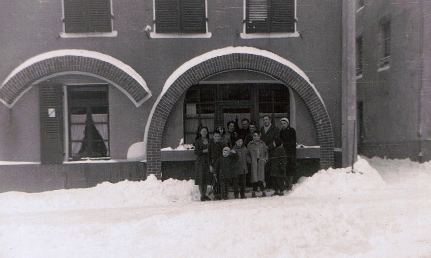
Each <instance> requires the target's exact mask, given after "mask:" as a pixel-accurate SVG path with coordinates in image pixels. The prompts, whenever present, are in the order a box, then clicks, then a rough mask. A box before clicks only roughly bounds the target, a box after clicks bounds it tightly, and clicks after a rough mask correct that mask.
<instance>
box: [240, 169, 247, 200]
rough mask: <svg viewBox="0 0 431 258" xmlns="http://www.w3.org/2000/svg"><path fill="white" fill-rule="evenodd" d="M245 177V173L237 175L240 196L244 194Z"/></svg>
mask: <svg viewBox="0 0 431 258" xmlns="http://www.w3.org/2000/svg"><path fill="white" fill-rule="evenodd" d="M246 177H247V175H244V174H242V175H239V176H238V184H239V189H240V190H239V192H240V194H241V196H244V194H245V184H246V183H245V181H246Z"/></svg>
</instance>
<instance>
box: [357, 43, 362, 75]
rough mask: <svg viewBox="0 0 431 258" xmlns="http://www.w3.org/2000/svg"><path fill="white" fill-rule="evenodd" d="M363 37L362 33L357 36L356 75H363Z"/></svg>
mask: <svg viewBox="0 0 431 258" xmlns="http://www.w3.org/2000/svg"><path fill="white" fill-rule="evenodd" d="M362 55H363V37H362V35H361V36H359V37H357V38H356V76H360V75H362V69H363V63H362Z"/></svg>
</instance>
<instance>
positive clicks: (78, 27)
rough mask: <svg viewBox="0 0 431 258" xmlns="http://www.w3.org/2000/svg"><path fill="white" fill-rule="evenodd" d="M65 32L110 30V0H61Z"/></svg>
mask: <svg viewBox="0 0 431 258" xmlns="http://www.w3.org/2000/svg"><path fill="white" fill-rule="evenodd" d="M63 1H64V24H65V32H66V33H87V32H111V31H112V22H111V3H110V0H63Z"/></svg>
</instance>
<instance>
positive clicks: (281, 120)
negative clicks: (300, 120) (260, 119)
mask: <svg viewBox="0 0 431 258" xmlns="http://www.w3.org/2000/svg"><path fill="white" fill-rule="evenodd" d="M283 121H284V122H286V123H289V119H287V118H286V117H283V118H282V119H280V122H283Z"/></svg>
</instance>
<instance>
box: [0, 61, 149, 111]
mask: <svg viewBox="0 0 431 258" xmlns="http://www.w3.org/2000/svg"><path fill="white" fill-rule="evenodd" d="M65 72H66V73H67V72H82V73H88V74H93V75H96V76H99V77H102V78H105V79H107V80H108V81H111V82H113V83H114V84H116V85H117V86H119V87H121V88H122V89H124V91H126V92H127V93H128V94H129V95H130V97H131V98H133V100H134V101H135V103H140V102H141V101H142V100H144V98H145V97H146V96H147V95H148V94H149V92H147V90H145V89H144V88H143V87H142V86H141V85H140V83H139V82H138V81H136V80H135V79H134V78H133V77H131V76H130V75H129V74H127V73H126V72H124V71H123V70H121V69H120V68H118V67H117V66H115V65H112V64H110V63H108V62H105V61H102V60H99V59H96V58H91V57H84V56H72V55H69V56H58V57H52V58H49V59H44V60H41V61H39V62H37V63H35V64H33V65H31V66H28V67H26V68H25V69H23V70H21V71H20V72H18V73H17V74H15V75H14V76H13V77H12V78H10V79H9V80H8V81H7V82H6V83H5V84H4V85H3V86H2V87H1V88H0V99H2V100H3V101H4V102H5V103H6V104H8V105H12V104H13V103H14V102H15V100H16V99H17V98H18V97H19V96H20V95H21V94H22V93H23V92H25V91H26V90H27V89H28V88H29V87H31V85H32V83H34V82H36V81H38V80H40V79H42V78H44V77H47V76H50V75H54V74H57V73H65Z"/></svg>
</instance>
